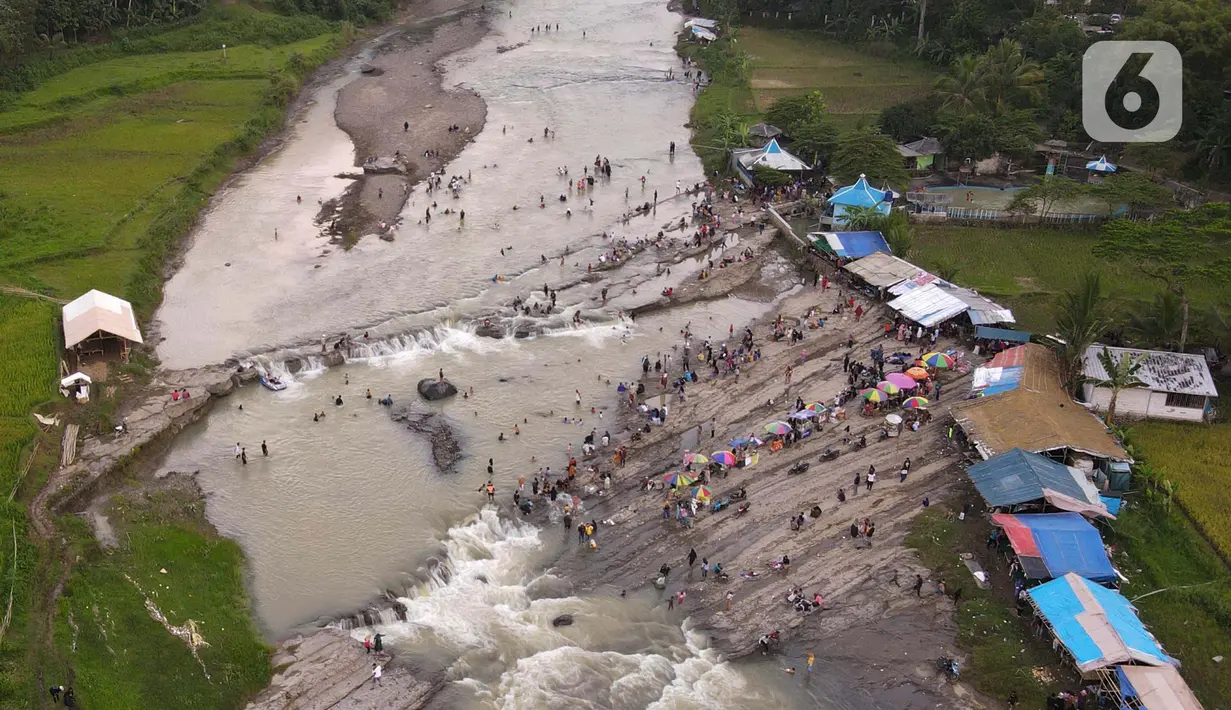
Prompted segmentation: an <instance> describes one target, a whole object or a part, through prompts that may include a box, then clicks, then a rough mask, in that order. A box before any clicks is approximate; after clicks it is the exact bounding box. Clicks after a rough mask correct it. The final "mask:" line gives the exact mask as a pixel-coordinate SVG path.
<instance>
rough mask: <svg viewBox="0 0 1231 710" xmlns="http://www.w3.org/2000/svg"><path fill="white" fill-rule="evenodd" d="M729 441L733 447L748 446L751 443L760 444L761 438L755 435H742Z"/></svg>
mask: <svg viewBox="0 0 1231 710" xmlns="http://www.w3.org/2000/svg"><path fill="white" fill-rule="evenodd" d="M727 443H728V444H729V445H730V446H731V448H735V447H737V446H748V445H750V444H751V445H752V446H760V445H761V440H760V439H758V438H756V437H753V436H741V437H739V438H738V439H732V440H731V441H729V442H727Z"/></svg>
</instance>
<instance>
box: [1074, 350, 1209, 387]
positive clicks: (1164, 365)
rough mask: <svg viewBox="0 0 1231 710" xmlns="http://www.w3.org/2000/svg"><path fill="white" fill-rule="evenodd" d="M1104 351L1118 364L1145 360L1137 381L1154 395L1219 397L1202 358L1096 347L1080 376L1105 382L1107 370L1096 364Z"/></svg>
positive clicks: (1101, 363) (1099, 363)
mask: <svg viewBox="0 0 1231 710" xmlns="http://www.w3.org/2000/svg"><path fill="white" fill-rule="evenodd" d="M1103 348H1107V351H1108V352H1109V353H1111V359H1112V360H1113V361H1115V362H1117V363H1119V362H1120V360H1121V359H1123V358H1125V357H1134V358H1135V357H1144V358H1145V359H1144V360H1143V361H1142V364H1141V369H1140V370H1138V371H1137V379H1138V380H1141V382H1142V383H1143V384H1144V385H1145V386H1146V387H1147V388H1149V389H1152V390H1154V391H1155V392H1172V393H1175V394H1194V395H1200V396H1203V397H1217V396H1218V388H1217V387H1215V386H1214V378H1213V377H1212V376H1211V375H1210V367H1209V365H1208V364H1207V363H1206V361H1205V356H1204V355H1194V354H1191V353H1169V352H1165V351H1162V350H1137V349H1134V348H1113V347H1111V346H1108V345H1099V344H1097V343H1096V344H1094V345H1091V346H1090V347H1089V348H1088V349H1087V350H1086V356H1085V361H1084V363H1083V366H1082V374H1083V375H1085V376H1086V377H1089V378H1090V379H1092V380H1099V381H1101V380H1105V379H1107V368H1105V367H1103V362H1102V361H1101V360H1099V353H1101V352H1103Z"/></svg>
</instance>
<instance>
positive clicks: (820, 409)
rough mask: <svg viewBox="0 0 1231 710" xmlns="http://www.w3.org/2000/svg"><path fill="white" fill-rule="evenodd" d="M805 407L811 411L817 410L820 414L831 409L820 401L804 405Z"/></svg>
mask: <svg viewBox="0 0 1231 710" xmlns="http://www.w3.org/2000/svg"><path fill="white" fill-rule="evenodd" d="M804 409H807V410H808V411H810V412H816V413H817V414H820V413H821V412H828V411H829V407H826V406H825V405H823V404H821V403H820V402H813V403H812V404H809V405H808V406H806V407H804Z"/></svg>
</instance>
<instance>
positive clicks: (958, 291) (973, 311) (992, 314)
mask: <svg viewBox="0 0 1231 710" xmlns="http://www.w3.org/2000/svg"><path fill="white" fill-rule="evenodd" d="M949 292H950V293H952V294H953V296H954V297H955V298H957V299H958V300H959V301H962V302H963V303H965V304H966V305H967V306H970V314H969V315H970V322H971V323H973V324H975V325H991V324H993V323H1016V322H1017V320H1016V319H1014V317H1013V311H1011V310H1009V309H1008V308H1004V307H1003V306H1001V305H999V304H997V303H995V302H994V301H991V300H990V299H987V298H985V297H983V296H980V295H979V294H977V293H975V292H974V291H971V290H970V289H968V288H962V287H961V286H955V287H953V288H951V289H949Z"/></svg>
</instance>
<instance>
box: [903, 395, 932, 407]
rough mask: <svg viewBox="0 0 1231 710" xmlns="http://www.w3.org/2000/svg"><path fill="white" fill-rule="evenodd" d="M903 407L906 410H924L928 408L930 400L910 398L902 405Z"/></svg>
mask: <svg viewBox="0 0 1231 710" xmlns="http://www.w3.org/2000/svg"><path fill="white" fill-rule="evenodd" d="M902 406H903V407H904V408H906V409H923V408H924V407H926V406H928V400H927V398H926V397H910V398H908V399H907V400H906V401H905V402H903V403H902Z"/></svg>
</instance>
